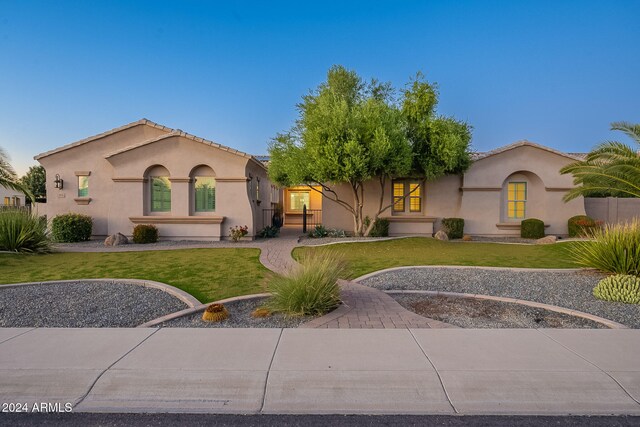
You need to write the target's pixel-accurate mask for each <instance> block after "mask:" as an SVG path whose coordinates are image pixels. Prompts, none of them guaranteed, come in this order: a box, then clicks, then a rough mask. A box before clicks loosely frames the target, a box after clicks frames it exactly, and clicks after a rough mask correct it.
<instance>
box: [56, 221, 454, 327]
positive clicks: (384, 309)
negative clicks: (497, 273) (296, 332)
mask: <svg viewBox="0 0 640 427" xmlns="http://www.w3.org/2000/svg"><path fill="white" fill-rule="evenodd" d="M300 233H301V232H300V229H299V228H297V227H282V228H281V229H280V235H279V237H277V238H274V239H261V240H257V241H252V242H242V243H240V244H234V243H232V242H228V241H223V242H202V243H196V242H189V243H186V244H175V245H172V246H159V247H158V246H154V247H151V246H149V247H145V246H143V245H136V246H120V247H115V248H114V247H104V246H103V247H96V246H91V247H83V246H80V245H78V246H61V247H58V250H61V251H66V252H80V251H87V252H112V251H126V250H132V251H133V250H135V251H140V250H149V249H152V250H159V249H160V250H170V249H186V248H212V247H244V248H259V249H260V262H261V263H262V264H263V265H264V266H265V267H267V268H268V269H269V270H271V271H273V272H275V273H278V274H284V273H286V272H287V271H290V270H291V269H292V268H295V266H296V265H298V263H297V262H296V260H294V259H293V258H292V257H291V252H292V251H293V249H294V248H295V247H296V246H300V245H299V237H300ZM340 289H341V294H340V296H341V299H342V305H341V306H340V307H338V308H337V309H336V310H334V311H332V312H331V313H329V314H327V315H326V316H323V317H320V318H317V319H314V320H313V321H311V322H309V323H306V324H304V325H302V326H301V327H303V328H340V329H405V328H455V326H453V325H449V324H447V323H443V322H439V321H437V320H434V319H429V318H426V317H422V316H419V315H417V314H415V313H413V312H411V311H409V310H407V309H405V308H404V307H402V306H401V305H400V304H398V303H397V302H396V301H395V300H394V299H393V298H391V297H390V296H389V295H387V294H386V293H384V292H382V291H380V290H377V289H373V288H369V287H367V286H363V285H359V284H357V283H354V282H349V281H346V280H343V281H341V282H340Z"/></svg>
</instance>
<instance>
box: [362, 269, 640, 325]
mask: <svg viewBox="0 0 640 427" xmlns="http://www.w3.org/2000/svg"><path fill="white" fill-rule="evenodd" d="M603 277H604V276H603V275H601V274H598V273H595V272H590V271H580V272H558V271H512V270H499V269H483V268H443V267H434V268H408V269H401V270H395V271H389V272H385V273H381V274H378V275H376V276H373V277H370V278H367V279H365V280H362V281H361V282H360V283H361V284H363V285H366V286H372V287H374V288H378V289H382V290H391V289H397V290H406V289H420V290H429V291H449V292H459V293H471V294H483V295H493V296H500V297H510V298H516V299H524V300H528V301H536V302H541V303H545V304H551V305H557V306H560V307H565V308H570V309H573V310H578V311H583V312H586V313H590V314H594V315H596V316H600V317H604V318H605V319H609V320H613V321H615V322H619V323H622V324H623V325H626V326H628V327H631V328H640V305H636V304H624V303H618V302H608V301H601V300H599V299H596V298H595V297H594V296H593V294H592V290H593V287H594V286H595V285H596V284H597V283H598V281H599V280H601V279H602V278H603Z"/></svg>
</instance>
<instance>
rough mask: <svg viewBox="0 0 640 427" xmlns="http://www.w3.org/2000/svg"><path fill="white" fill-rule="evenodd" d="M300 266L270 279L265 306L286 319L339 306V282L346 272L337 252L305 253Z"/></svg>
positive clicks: (315, 313) (325, 311) (319, 313)
mask: <svg viewBox="0 0 640 427" xmlns="http://www.w3.org/2000/svg"><path fill="white" fill-rule="evenodd" d="M299 262H300V266H299V267H297V268H294V269H292V270H290V271H289V272H288V273H287V274H285V275H283V276H276V277H274V278H273V279H272V280H271V283H270V286H269V288H270V291H271V294H272V297H271V298H270V299H269V301H268V303H267V307H268V308H270V309H271V311H273V312H278V313H282V314H284V315H286V316H305V315H311V316H315V315H322V314H325V313H328V312H329V311H331V310H333V309H334V308H336V307H337V306H338V305H339V304H340V288H339V286H338V279H339V278H340V277H344V275H345V274H346V273H347V268H346V264H345V262H344V261H342V260H341V259H340V258H339V257H338V256H337V254H336V253H333V252H313V253H308V254H305V255H304V256H303V257H302V258H301V259H300V260H299Z"/></svg>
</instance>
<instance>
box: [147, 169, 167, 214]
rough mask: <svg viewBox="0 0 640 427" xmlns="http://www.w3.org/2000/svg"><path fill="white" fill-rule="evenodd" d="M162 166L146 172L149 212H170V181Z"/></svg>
mask: <svg viewBox="0 0 640 427" xmlns="http://www.w3.org/2000/svg"><path fill="white" fill-rule="evenodd" d="M169 176H170V175H169V171H168V170H167V169H166V168H165V167H164V166H153V167H151V168H149V169H148V170H147V173H146V178H147V179H148V184H147V185H148V186H149V211H151V212H171V181H169Z"/></svg>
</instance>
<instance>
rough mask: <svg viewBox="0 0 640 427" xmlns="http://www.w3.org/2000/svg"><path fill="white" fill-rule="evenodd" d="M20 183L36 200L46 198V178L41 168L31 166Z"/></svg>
mask: <svg viewBox="0 0 640 427" xmlns="http://www.w3.org/2000/svg"><path fill="white" fill-rule="evenodd" d="M20 183H21V184H22V185H24V186H25V187H27V188H28V189H29V190H30V191H31V193H32V194H33V195H34V196H35V197H36V198H45V197H47V176H46V172H45V170H44V167H43V166H40V165H38V166H31V167H30V168H29V170H28V171H27V173H26V174H25V175H24V176H23V177H22V178H20Z"/></svg>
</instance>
